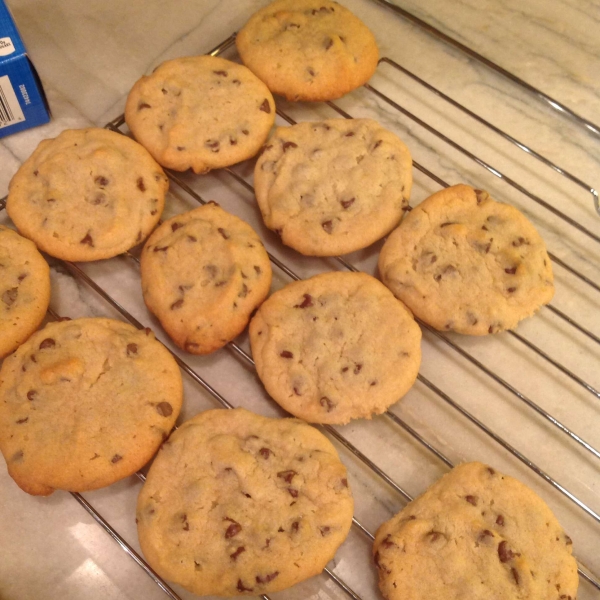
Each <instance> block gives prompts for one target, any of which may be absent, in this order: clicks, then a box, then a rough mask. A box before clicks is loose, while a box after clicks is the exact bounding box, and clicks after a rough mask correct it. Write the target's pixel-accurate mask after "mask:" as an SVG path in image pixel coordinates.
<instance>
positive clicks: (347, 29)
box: [236, 0, 379, 101]
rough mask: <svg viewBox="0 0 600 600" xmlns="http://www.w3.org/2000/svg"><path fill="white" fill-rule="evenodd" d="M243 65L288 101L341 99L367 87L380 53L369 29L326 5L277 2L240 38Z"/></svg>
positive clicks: (322, 0) (323, 0)
mask: <svg viewBox="0 0 600 600" xmlns="http://www.w3.org/2000/svg"><path fill="white" fill-rule="evenodd" d="M236 45H237V49H238V52H239V53H240V56H241V57H242V61H243V62H244V64H245V65H246V66H247V67H248V68H249V69H250V70H251V71H252V72H254V73H256V75H257V76H258V77H259V78H260V79H262V80H263V81H264V82H265V83H266V84H267V86H268V87H269V89H270V90H271V91H272V92H274V93H276V94H281V95H282V96H285V97H286V98H287V99H288V100H292V101H297V100H308V101H321V100H333V99H335V98H339V97H340V96H343V95H344V94H347V93H348V92H350V91H352V90H353V89H355V88H357V87H359V86H361V85H363V84H364V83H366V82H367V81H368V80H369V78H370V77H371V75H373V73H374V72H375V69H376V68H377V61H378V60H379V51H378V50H377V44H376V42H375V38H374V37H373V34H372V33H371V31H370V30H369V29H368V28H367V26H366V25H365V24H364V23H363V22H362V21H361V20H360V19H358V18H357V17H356V16H354V15H353V14H352V13H351V12H350V11H349V10H348V9H346V8H344V7H343V6H341V5H340V4H338V3H337V2H331V1H330V0H276V1H275V2H272V3H271V4H269V5H268V6H266V7H265V8H262V9H261V10H259V11H258V12H257V13H255V14H254V15H253V16H252V17H251V18H250V20H249V21H248V23H246V25H245V26H244V27H243V28H242V30H241V31H240V32H239V33H238V35H237V38H236Z"/></svg>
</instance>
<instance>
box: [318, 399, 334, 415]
mask: <svg viewBox="0 0 600 600" xmlns="http://www.w3.org/2000/svg"><path fill="white" fill-rule="evenodd" d="M319 404H320V405H321V406H322V407H323V408H325V409H327V412H331V411H332V410H333V409H334V408H335V404H334V403H333V402H332V401H331V400H330V399H329V398H327V396H323V397H322V398H321V399H320V400H319Z"/></svg>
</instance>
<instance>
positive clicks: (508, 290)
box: [506, 287, 517, 294]
mask: <svg viewBox="0 0 600 600" xmlns="http://www.w3.org/2000/svg"><path fill="white" fill-rule="evenodd" d="M506 291H507V292H508V293H509V294H512V293H513V292H516V291H517V288H516V287H509V288H507V289H506Z"/></svg>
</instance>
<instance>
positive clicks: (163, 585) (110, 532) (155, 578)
mask: <svg viewBox="0 0 600 600" xmlns="http://www.w3.org/2000/svg"><path fill="white" fill-rule="evenodd" d="M71 496H73V498H75V500H77V502H79V504H81V506H83V508H85V510H87V512H88V513H89V514H90V515H91V516H92V518H93V519H94V520H95V521H96V523H98V525H100V527H102V529H104V531H106V533H108V535H110V537H111V538H112V539H113V540H115V542H117V544H119V546H121V548H122V549H123V550H124V551H125V552H126V553H127V554H128V555H129V556H130V557H131V558H132V559H133V560H134V561H135V562H136V563H137V564H138V565H139V566H140V567H141V568H142V569H143V570H144V572H145V573H146V575H148V577H150V578H151V579H152V580H153V581H154V583H156V585H157V586H158V587H159V588H160V589H161V590H162V591H163V592H164V593H165V594H166V595H167V596H169V598H172V600H181V597H180V596H178V595H177V594H176V593H175V592H174V591H173V590H172V589H171V588H170V587H169V586H168V585H167V583H166V582H165V581H164V580H163V579H161V578H160V577H159V576H158V574H157V573H156V571H154V569H153V568H152V567H151V566H150V565H149V564H148V563H147V562H146V561H145V560H144V559H143V558H142V557H141V556H140V555H139V554H138V553H137V552H136V551H135V550H134V549H133V548H132V547H131V546H130V545H129V544H128V543H127V542H126V541H125V540H124V539H123V537H121V536H120V535H119V534H118V533H117V531H116V530H115V529H114V528H113V527H112V526H111V525H110V523H109V522H108V521H107V520H106V519H104V517H102V515H101V514H100V513H99V512H98V511H97V510H96V509H95V508H94V507H93V506H92V505H91V504H90V503H89V502H88V501H87V500H86V499H85V498H84V497H83V496H82V495H81V494H79V493H77V492H71Z"/></svg>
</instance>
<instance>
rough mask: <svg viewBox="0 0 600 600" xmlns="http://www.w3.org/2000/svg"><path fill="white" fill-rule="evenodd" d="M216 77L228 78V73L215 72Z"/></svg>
mask: <svg viewBox="0 0 600 600" xmlns="http://www.w3.org/2000/svg"><path fill="white" fill-rule="evenodd" d="M213 73H214V74H215V75H219V76H220V77H227V71H213Z"/></svg>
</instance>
